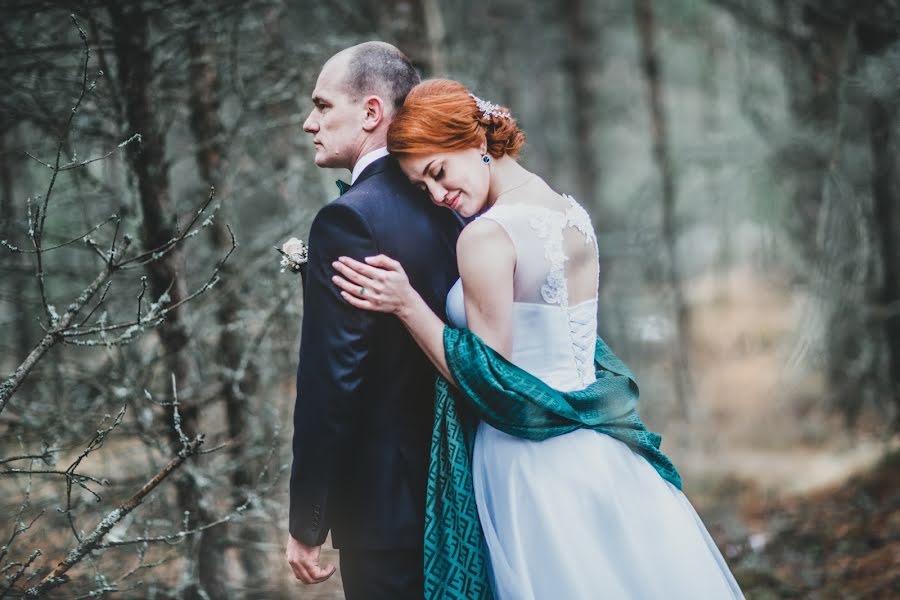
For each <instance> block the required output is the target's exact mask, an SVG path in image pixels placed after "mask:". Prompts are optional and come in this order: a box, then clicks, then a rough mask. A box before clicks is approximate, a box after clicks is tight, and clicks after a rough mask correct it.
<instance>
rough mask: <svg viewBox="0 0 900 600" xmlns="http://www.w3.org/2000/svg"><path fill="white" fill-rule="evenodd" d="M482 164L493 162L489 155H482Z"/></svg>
mask: <svg viewBox="0 0 900 600" xmlns="http://www.w3.org/2000/svg"><path fill="white" fill-rule="evenodd" d="M481 162H483V163H484V164H488V163H489V162H491V157H490V156H489V155H487V154H482V155H481Z"/></svg>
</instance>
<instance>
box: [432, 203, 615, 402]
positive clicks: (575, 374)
mask: <svg viewBox="0 0 900 600" xmlns="http://www.w3.org/2000/svg"><path fill="white" fill-rule="evenodd" d="M563 199H564V202H565V203H564V204H561V205H560V206H559V207H556V208H550V207H547V206H543V205H536V204H499V205H495V206H493V207H492V208H491V209H489V210H488V211H486V212H485V213H484V214H482V215H481V217H480V218H482V219H490V220H492V221H494V222H496V223H498V224H499V225H500V226H501V227H502V228H503V229H504V231H505V232H506V234H507V235H508V236H509V238H510V240H511V241H512V243H513V246H514V247H515V252H516V268H515V275H514V280H513V294H514V295H513V302H514V304H513V340H512V343H513V351H512V362H513V363H515V364H516V365H517V366H519V367H521V368H523V369H524V370H526V371H528V372H530V373H531V374H533V375H535V376H537V377H539V378H541V379H543V380H544V381H545V383H547V384H548V385H550V386H552V387H555V388H557V389H563V390H571V389H577V388H579V387H584V386H586V385H588V384H590V383H591V382H592V381H593V380H594V370H593V357H594V341H595V336H596V333H597V287H598V283H599V266H598V265H599V263H598V252H597V239H596V237H595V235H594V229H593V226H592V225H591V219H590V217H589V216H588V214H587V212H586V211H585V210H584V208H582V207H581V205H579V204H578V203H577V202H575V200H574V199H573V198H572V197H571V196H563ZM447 312H448V316H449V318H450V320H451V323H452V324H453V325H454V326H457V327H463V326H465V323H466V321H465V309H464V306H463V290H462V284H461V282H457V284H456V285H455V286H454V289H452V290H451V291H450V294H449V296H448V300H447Z"/></svg>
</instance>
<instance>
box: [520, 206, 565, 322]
mask: <svg viewBox="0 0 900 600" xmlns="http://www.w3.org/2000/svg"><path fill="white" fill-rule="evenodd" d="M566 219H567V217H566V215H564V214H562V213H559V212H557V211H555V210H548V213H547V214H541V215H535V216H533V217H531V220H530V221H529V224H530V225H531V228H532V229H534V231H535V233H537V235H538V237H539V238H541V239H542V240H544V256H545V257H546V258H547V261H548V262H549V263H550V271H549V272H548V273H547V282H546V283H545V284H544V285H542V286H541V297H542V298H543V299H544V301H545V302H546V303H547V304H559V305H560V306H562V307H563V308H566V307H568V306H569V286H568V282H567V281H566V253H565V252H564V251H563V236H562V234H563V228H564V227H565V225H566V222H565V220H566Z"/></svg>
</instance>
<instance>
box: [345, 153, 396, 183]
mask: <svg viewBox="0 0 900 600" xmlns="http://www.w3.org/2000/svg"><path fill="white" fill-rule="evenodd" d="M387 155H388V149H387V146H382V147H381V148H376V149H375V150H372V151H371V152H367V153H366V154H363V155H362V157H360V159H359V160H358V161H356V164H355V165H353V173H352V174H351V175H350V185H353V184H354V183H356V178H357V177H359V176H360V174H362V172H363V171H364V170H365V168H366V167H368V166H369V165H371V164H372V163H373V162H375V161H376V160H378V159H379V158H381V157H383V156H387Z"/></svg>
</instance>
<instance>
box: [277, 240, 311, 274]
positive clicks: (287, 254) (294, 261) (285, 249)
mask: <svg viewBox="0 0 900 600" xmlns="http://www.w3.org/2000/svg"><path fill="white" fill-rule="evenodd" d="M275 250H277V251H278V253H279V254H281V272H282V273H284V271H285V269H287V270H289V271H290V272H291V273H299V272H300V267H301V266H302V265H305V264H306V261H307V260H308V256H309V248H307V247H306V244H304V243H303V240H299V239H297V238H291V239H289V240H288V241H286V242H285V243H284V244H282V245H281V248H278V247H277V246H276V247H275Z"/></svg>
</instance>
